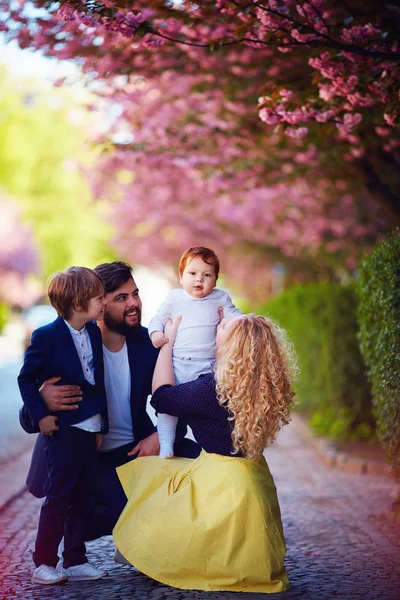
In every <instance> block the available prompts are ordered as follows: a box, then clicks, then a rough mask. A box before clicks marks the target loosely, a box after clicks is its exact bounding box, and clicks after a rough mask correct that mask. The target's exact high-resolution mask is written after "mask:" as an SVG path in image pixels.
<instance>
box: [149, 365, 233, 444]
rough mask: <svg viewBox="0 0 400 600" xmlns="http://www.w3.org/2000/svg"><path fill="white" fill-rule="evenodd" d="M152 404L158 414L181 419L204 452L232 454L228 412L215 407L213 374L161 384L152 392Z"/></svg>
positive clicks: (217, 405)
mask: <svg viewBox="0 0 400 600" xmlns="http://www.w3.org/2000/svg"><path fill="white" fill-rule="evenodd" d="M151 405H152V406H153V407H154V408H155V409H156V411H157V412H159V413H167V414H168V415H173V416H175V417H182V419H183V420H184V421H185V422H186V423H187V424H188V425H189V426H190V427H191V428H192V431H193V435H194V437H195V439H196V441H197V442H198V443H199V444H200V446H201V447H202V448H204V450H205V451H206V452H213V453H215V454H222V455H224V456H229V455H231V454H232V453H233V447H232V438H231V432H232V429H233V422H232V421H229V420H228V416H229V413H228V410H227V409H226V408H224V407H223V406H220V405H219V404H218V400H217V397H216V392H215V381H214V375H213V374H212V373H207V374H206V375H200V377H199V378H198V379H195V380H194V381H189V382H188V383H181V384H180V385H175V386H174V385H162V386H161V387H159V388H158V389H157V390H156V391H155V392H154V394H153V397H152V399H151ZM235 456H241V454H237V455H235Z"/></svg>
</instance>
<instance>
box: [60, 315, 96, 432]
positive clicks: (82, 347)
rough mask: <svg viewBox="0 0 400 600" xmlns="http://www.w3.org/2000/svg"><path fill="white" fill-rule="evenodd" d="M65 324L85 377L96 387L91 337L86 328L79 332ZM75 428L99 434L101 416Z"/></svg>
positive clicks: (86, 420) (74, 425)
mask: <svg viewBox="0 0 400 600" xmlns="http://www.w3.org/2000/svg"><path fill="white" fill-rule="evenodd" d="M64 323H65V324H66V326H67V327H68V329H69V331H70V333H71V336H72V339H73V342H74V344H75V348H76V351H77V353H78V356H79V360H80V362H81V365H82V370H83V375H84V377H85V379H86V381H88V382H89V383H90V384H91V385H95V383H96V382H95V378H94V366H93V350H92V344H91V343H90V337H89V334H88V331H87V329H86V327H83V328H82V329H80V330H79V331H78V330H77V329H74V328H73V327H72V325H70V324H69V323H68V321H66V320H65V319H64ZM73 427H79V429H84V430H85V431H92V432H97V431H100V430H101V415H100V413H98V414H97V415H93V416H92V417H89V418H88V419H85V420H84V421H81V422H80V423H74V424H73Z"/></svg>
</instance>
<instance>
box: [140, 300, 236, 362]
mask: <svg viewBox="0 0 400 600" xmlns="http://www.w3.org/2000/svg"><path fill="white" fill-rule="evenodd" d="M220 306H222V307H223V309H224V317H226V318H228V319H231V318H233V317H236V316H238V315H241V314H242V311H241V310H239V309H238V308H236V306H235V305H234V304H233V302H232V299H231V297H230V296H229V294H227V293H226V292H224V291H223V290H219V289H217V288H215V289H214V290H213V291H212V292H211V294H208V296H205V297H204V298H193V297H192V296H190V295H189V294H188V293H187V292H185V290H183V289H175V290H172V291H171V292H170V293H169V294H168V296H167V297H166V299H165V300H164V302H163V303H162V304H161V306H160V308H159V309H158V311H157V314H156V315H155V316H154V317H153V318H152V319H151V321H150V325H149V335H151V334H152V333H153V331H164V325H165V322H166V320H167V319H168V318H170V319H175V317H177V316H179V315H181V316H182V322H181V323H180V325H179V327H178V332H177V335H176V339H175V342H174V348H173V356H174V357H175V358H186V357H190V358H201V359H214V358H215V353H216V334H217V326H218V324H219V321H220V318H219V314H218V308H219V307H220Z"/></svg>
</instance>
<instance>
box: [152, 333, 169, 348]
mask: <svg viewBox="0 0 400 600" xmlns="http://www.w3.org/2000/svg"><path fill="white" fill-rule="evenodd" d="M150 339H151V343H152V344H153V346H154V348H161V346H164V344H167V343H168V341H169V340H168V338H167V336H166V335H164V334H163V332H162V331H153V333H152V334H151V336H150Z"/></svg>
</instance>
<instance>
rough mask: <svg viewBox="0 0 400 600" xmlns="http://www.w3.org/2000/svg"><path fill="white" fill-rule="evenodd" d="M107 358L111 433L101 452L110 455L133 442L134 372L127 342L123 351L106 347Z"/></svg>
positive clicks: (108, 434) (104, 350)
mask: <svg viewBox="0 0 400 600" xmlns="http://www.w3.org/2000/svg"><path fill="white" fill-rule="evenodd" d="M103 357H104V383H105V386H106V395H107V410H108V421H109V431H108V433H107V435H104V436H103V440H102V443H101V446H100V448H99V450H100V452H107V451H108V450H113V449H114V448H119V446H123V445H124V444H128V443H129V442H133V432H132V416H131V404H130V398H131V371H130V367H129V360H128V348H127V345H126V342H125V343H124V345H123V346H122V348H121V350H120V351H119V352H110V350H108V349H107V348H106V347H105V346H104V344H103Z"/></svg>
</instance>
